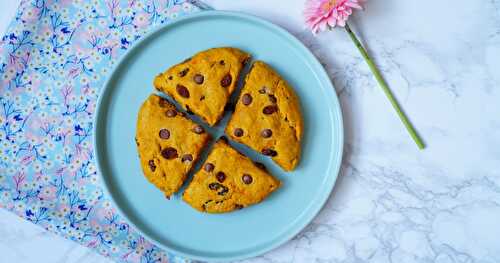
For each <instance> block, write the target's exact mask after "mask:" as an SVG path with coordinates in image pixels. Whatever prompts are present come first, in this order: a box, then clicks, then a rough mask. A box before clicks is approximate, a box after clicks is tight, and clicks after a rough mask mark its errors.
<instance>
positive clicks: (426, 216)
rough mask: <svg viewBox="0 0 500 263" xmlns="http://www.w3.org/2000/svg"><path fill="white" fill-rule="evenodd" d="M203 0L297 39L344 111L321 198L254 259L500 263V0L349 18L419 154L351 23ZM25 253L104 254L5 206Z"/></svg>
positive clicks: (374, 4)
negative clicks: (287, 236) (415, 135)
mask: <svg viewBox="0 0 500 263" xmlns="http://www.w3.org/2000/svg"><path fill="white" fill-rule="evenodd" d="M205 2H207V3H208V4H211V5H212V6H214V7H215V8H217V9H226V10H239V11H243V12H247V13H251V14H256V15H258V16H261V17H264V18H267V19H268V20H271V21H273V22H275V23H277V24H279V25H281V26H283V27H285V28H286V29H288V30H289V31H290V32H291V33H293V34H294V35H296V36H297V37H298V38H299V39H301V40H302V41H303V42H304V43H305V44H306V45H307V46H308V47H309V48H310V49H311V50H312V51H313V52H314V53H315V54H316V56H317V57H318V58H319V59H320V60H321V62H322V63H323V65H324V66H325V68H326V69H327V70H328V72H329V73H330V76H331V78H332V80H333V82H334V84H335V88H336V91H337V94H338V95H339V97H340V100H341V103H342V107H343V113H344V119H345V135H346V142H345V153H344V162H343V166H342V170H341V175H340V176H339V179H338V181H337V184H336V186H335V189H334V192H333V194H332V195H331V197H330V200H329V202H328V203H327V205H326V206H325V207H324V209H323V210H322V211H321V213H320V214H319V215H318V216H317V217H316V218H315V219H314V221H313V222H312V223H311V224H310V225H309V226H307V227H306V229H304V230H303V231H302V232H301V233H300V234H299V235H298V236H296V237H295V238H294V239H293V240H292V241H290V242H288V243H287V244H286V245H284V246H282V247H280V248H278V249H276V250H274V251H272V252H270V253H267V254H266V255H263V256H261V257H258V258H255V259H251V260H248V262H388V261H391V262H443V263H444V262H500V227H498V222H499V220H500V104H499V102H500V1H498V0H488V1H465V0H462V1H453V0H442V1H433V0H421V1H414V0H411V1H400V0H386V1H368V2H367V5H366V11H364V12H358V13H356V14H355V15H354V17H353V18H352V20H350V22H351V27H352V28H353V29H354V30H355V31H356V32H357V34H358V35H359V36H360V37H361V39H362V40H363V42H364V43H365V44H366V45H367V47H368V49H369V51H370V53H371V54H372V55H373V57H374V59H375V60H376V63H377V64H378V65H379V66H380V68H381V70H382V72H383V74H384V76H385V78H386V79H387V82H388V83H389V84H390V86H391V88H392V89H393V91H394V93H395V94H396V96H397V97H398V99H399V100H400V102H401V104H402V105H403V107H404V109H405V110H406V112H407V113H408V115H409V116H410V118H411V119H412V121H413V123H414V124H415V126H416V127H417V129H418V130H419V132H420V134H421V135H422V137H423V138H424V140H425V142H426V143H427V145H428V147H427V149H425V150H424V151H419V150H418V149H417V147H416V146H415V144H414V143H413V142H412V141H411V139H410V138H409V136H408V134H407V133H406V131H405V130H404V128H403V126H402V124H401V123H400V121H399V120H398V119H397V117H396V115H395V112H394V111H393V109H392V108H391V107H390V105H389V103H388V101H387V99H386V98H385V97H384V95H383V93H382V91H381V89H380V88H379V87H378V86H377V84H376V82H375V80H374V79H373V77H372V75H371V73H370V71H369V69H368V67H367V66H366V64H365V62H364V61H363V60H362V58H361V56H360V55H359V54H358V53H357V50H356V49H355V47H354V46H353V44H352V43H351V41H350V40H349V38H348V36H347V34H346V33H345V32H344V31H343V30H342V29H338V30H335V31H333V32H329V33H326V34H321V35H319V36H317V37H314V36H313V35H312V34H311V33H309V32H308V31H307V30H305V29H304V27H303V25H302V22H301V16H300V14H301V9H302V5H303V0H275V1H265V0H253V1H234V0H207V1H205ZM2 5H5V3H2ZM0 10H2V11H0V13H2V16H1V17H3V13H4V12H8V11H5V10H6V9H4V8H0ZM0 22H1V21H0ZM1 23H5V22H1ZM20 261H22V262H109V260H108V259H105V258H103V257H101V256H99V255H97V254H94V253H93V252H91V251H90V250H88V249H86V248H83V247H80V246H79V245H77V244H74V243H72V242H71V241H67V240H64V239H62V238H60V237H57V236H55V235H53V234H50V233H48V232H46V231H44V230H42V229H40V228H39V227H37V226H34V225H31V224H30V223H28V222H25V221H22V220H21V219H18V218H17V217H15V216H14V215H11V214H9V213H8V212H6V211H0V262H20Z"/></svg>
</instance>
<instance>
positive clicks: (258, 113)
mask: <svg viewBox="0 0 500 263" xmlns="http://www.w3.org/2000/svg"><path fill="white" fill-rule="evenodd" d="M302 132H303V121H302V115H301V112H300V106H299V100H298V98H297V96H296V95H295V93H294V91H293V89H292V88H291V87H290V86H289V85H288V84H287V82H286V81H285V80H283V78H282V77H281V76H280V75H279V74H278V73H276V72H275V71H274V70H273V69H272V68H271V67H270V66H268V65H266V64H265V63H264V62H262V61H257V62H255V63H254V65H253V67H252V69H251V71H250V73H249V74H248V75H247V77H246V80H245V86H244V87H243V89H242V91H241V94H240V98H239V100H238V103H237V104H236V109H235V112H234V114H233V115H232V117H231V120H230V121H229V124H228V125H227V127H226V134H227V135H229V136H230V137H231V139H233V140H235V141H237V142H240V143H243V144H246V145H248V146H249V147H250V148H252V149H254V150H255V151H258V152H261V153H263V154H265V155H268V156H271V157H272V158H273V160H274V161H275V162H276V163H277V164H278V165H280V166H281V167H282V168H283V169H284V170H286V171H291V170H293V169H294V168H295V167H296V166H297V164H298V162H299V159H300V151H301V149H300V148H301V145H300V142H301V140H302Z"/></svg>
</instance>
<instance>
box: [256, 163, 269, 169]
mask: <svg viewBox="0 0 500 263" xmlns="http://www.w3.org/2000/svg"><path fill="white" fill-rule="evenodd" d="M253 164H255V166H257V167H258V168H260V169H261V170H267V167H266V166H265V165H264V164H263V163H259V162H254V163H253Z"/></svg>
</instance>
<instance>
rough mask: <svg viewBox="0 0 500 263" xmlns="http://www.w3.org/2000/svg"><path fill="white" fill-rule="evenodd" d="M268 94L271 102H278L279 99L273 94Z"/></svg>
mask: <svg viewBox="0 0 500 263" xmlns="http://www.w3.org/2000/svg"><path fill="white" fill-rule="evenodd" d="M268 96H269V101H270V102H271V103H276V102H277V101H278V100H277V99H276V97H275V96H274V95H273V94H269V95H268Z"/></svg>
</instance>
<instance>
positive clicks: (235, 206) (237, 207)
mask: <svg viewBox="0 0 500 263" xmlns="http://www.w3.org/2000/svg"><path fill="white" fill-rule="evenodd" d="M243 207H244V206H243V205H240V204H234V209H238V210H240V209H243Z"/></svg>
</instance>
